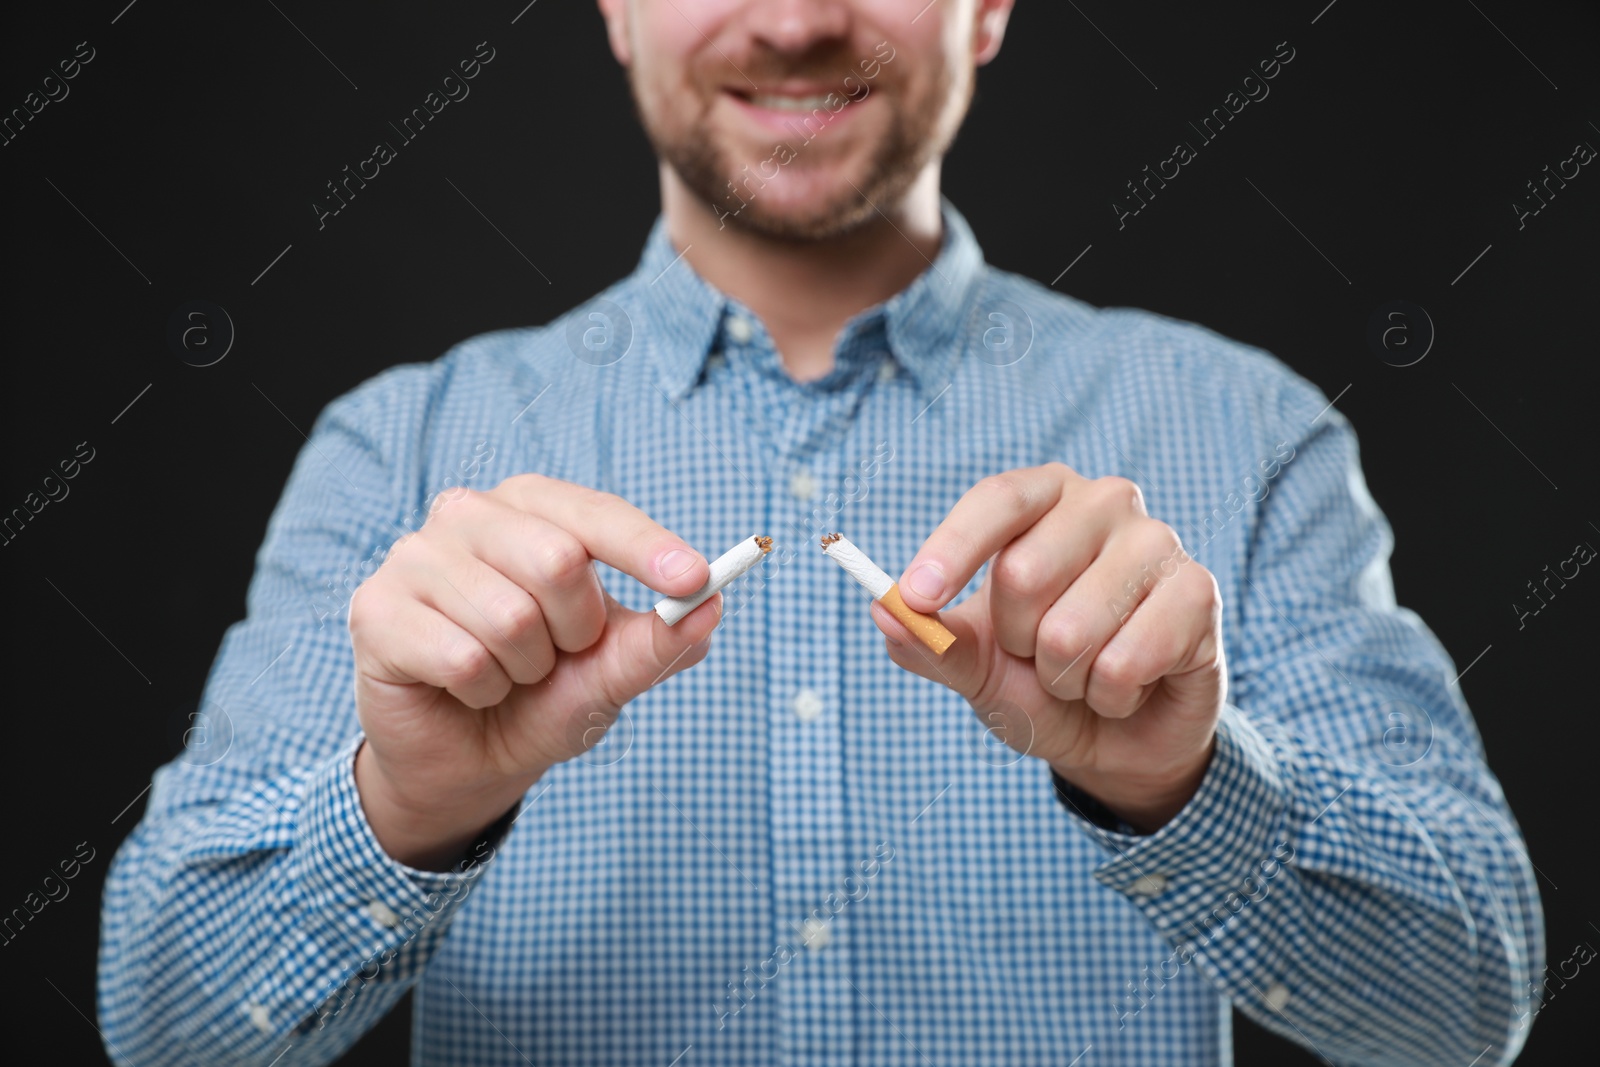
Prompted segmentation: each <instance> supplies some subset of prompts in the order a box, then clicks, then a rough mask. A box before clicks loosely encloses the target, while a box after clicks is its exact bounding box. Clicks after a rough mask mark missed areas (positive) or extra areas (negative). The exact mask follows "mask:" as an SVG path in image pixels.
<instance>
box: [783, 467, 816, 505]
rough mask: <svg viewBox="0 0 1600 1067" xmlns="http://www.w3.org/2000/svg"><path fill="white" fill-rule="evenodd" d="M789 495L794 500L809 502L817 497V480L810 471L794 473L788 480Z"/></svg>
mask: <svg viewBox="0 0 1600 1067" xmlns="http://www.w3.org/2000/svg"><path fill="white" fill-rule="evenodd" d="M789 495H790V496H792V497H794V498H795V499H796V500H810V499H811V498H812V497H814V496H816V495H817V480H816V479H815V478H813V477H811V472H810V471H795V473H794V477H792V478H790V479H789Z"/></svg>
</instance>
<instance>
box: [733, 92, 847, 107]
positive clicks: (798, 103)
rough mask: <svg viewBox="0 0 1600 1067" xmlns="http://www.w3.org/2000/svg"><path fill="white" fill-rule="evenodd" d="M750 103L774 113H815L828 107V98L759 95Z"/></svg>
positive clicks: (824, 96) (752, 98)
mask: <svg viewBox="0 0 1600 1067" xmlns="http://www.w3.org/2000/svg"><path fill="white" fill-rule="evenodd" d="M750 102H751V103H752V104H754V105H755V106H756V107H765V108H770V109H772V110H773V111H814V110H815V109H817V108H819V107H821V108H825V107H827V106H828V96H827V94H823V95H821V96H768V95H766V94H764V93H757V94H755V95H754V96H751V97H750Z"/></svg>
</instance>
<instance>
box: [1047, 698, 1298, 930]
mask: <svg viewBox="0 0 1600 1067" xmlns="http://www.w3.org/2000/svg"><path fill="white" fill-rule="evenodd" d="M1289 778H1290V775H1289V774H1288V772H1287V769H1286V768H1285V767H1284V765H1283V762H1282V760H1281V759H1280V758H1279V755H1278V753H1276V752H1275V751H1274V749H1273V747H1272V745H1271V744H1270V743H1269V742H1268V741H1267V740H1266V739H1265V738H1264V737H1263V736H1262V734H1261V732H1260V731H1259V730H1258V729H1257V728H1256V727H1255V726H1254V725H1253V724H1252V723H1251V722H1250V720H1249V719H1248V718H1247V717H1246V716H1245V714H1244V713H1243V712H1242V711H1240V710H1239V709H1238V708H1236V707H1234V706H1233V705H1231V704H1226V705H1224V706H1223V709H1222V714H1221V715H1220V717H1219V718H1218V720H1217V734H1216V748H1215V750H1214V752H1213V753H1212V757H1211V764H1210V766H1209V767H1207V768H1206V773H1205V776H1204V777H1203V778H1202V779H1201V781H1200V787H1199V789H1197V790H1196V791H1195V794H1194V796H1193V797H1191V798H1190V799H1189V803H1188V804H1186V805H1185V806H1184V807H1183V809H1182V810H1181V811H1179V812H1178V814H1177V815H1175V816H1173V818H1172V819H1171V820H1170V821H1168V823H1167V824H1166V825H1165V826H1163V827H1161V828H1160V829H1159V830H1157V831H1156V832H1155V833H1153V834H1149V835H1146V836H1139V835H1136V834H1133V833H1127V832H1121V831H1119V830H1117V829H1111V828H1108V827H1107V826H1105V825H1097V823H1096V821H1094V820H1091V819H1089V818H1086V817H1085V815H1084V813H1082V812H1079V813H1075V814H1074V818H1076V819H1078V820H1079V821H1080V823H1081V825H1082V826H1083V828H1084V830H1085V832H1086V833H1088V834H1089V836H1090V837H1092V838H1094V839H1095V840H1097V841H1099V842H1100V843H1101V844H1102V845H1104V846H1105V847H1106V848H1107V849H1108V850H1109V851H1111V852H1112V853H1114V856H1113V857H1112V858H1111V859H1109V860H1108V861H1107V862H1105V863H1104V864H1102V865H1101V866H1099V867H1097V868H1096V869H1095V871H1094V877H1095V879H1096V880H1097V881H1099V882H1100V883H1101V884H1102V885H1105V886H1107V887H1109V888H1111V889H1115V890H1117V891H1118V892H1120V893H1122V894H1124V895H1125V896H1127V897H1128V898H1129V899H1130V900H1132V901H1133V902H1134V903H1135V904H1137V905H1138V906H1139V907H1140V908H1141V909H1142V910H1143V911H1144V912H1145V914H1146V916H1147V917H1149V918H1150V919H1151V921H1152V922H1154V923H1155V925H1156V926H1157V928H1159V929H1160V930H1161V931H1162V932H1163V933H1164V934H1166V935H1167V936H1169V937H1170V938H1172V939H1173V940H1174V941H1182V940H1183V939H1185V938H1188V937H1190V936H1193V933H1194V931H1195V930H1196V929H1197V928H1198V926H1199V923H1200V921H1201V920H1202V919H1203V918H1204V917H1206V916H1208V915H1211V914H1212V913H1213V912H1214V911H1215V910H1216V908H1217V907H1218V905H1219V904H1220V903H1222V902H1224V901H1226V900H1228V899H1229V898H1230V894H1232V895H1237V896H1239V897H1241V898H1243V897H1247V896H1249V895H1250V894H1251V893H1252V892H1255V889H1254V888H1252V887H1255V886H1259V885H1260V884H1262V883H1263V882H1264V881H1265V880H1269V879H1271V878H1272V877H1273V876H1275V875H1276V874H1277V873H1278V870H1279V867H1280V865H1281V864H1283V863H1284V862H1286V861H1287V860H1288V859H1289V858H1290V857H1292V856H1293V854H1294V852H1293V849H1292V847H1291V846H1290V844H1289V839H1288V825H1289V814H1290V807H1291V790H1290V787H1289ZM1058 795H1059V793H1058ZM1068 810H1071V807H1070V806H1069V807H1068ZM1085 810H1086V811H1087V810H1088V809H1085ZM1091 814H1092V813H1091ZM1114 818H1115V817H1114V816H1113V819H1114ZM1102 821H1103V820H1102ZM1124 829H1131V828H1128V827H1125V826H1124Z"/></svg>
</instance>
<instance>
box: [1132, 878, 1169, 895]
mask: <svg viewBox="0 0 1600 1067" xmlns="http://www.w3.org/2000/svg"><path fill="white" fill-rule="evenodd" d="M1166 888H1167V876H1166V875H1164V874H1145V875H1140V876H1139V877H1138V878H1137V879H1136V880H1135V881H1134V883H1133V884H1132V885H1130V886H1129V887H1128V892H1130V893H1132V894H1133V895H1134V896H1139V897H1153V896H1155V895H1156V894H1157V893H1160V892H1161V891H1162V890H1164V889H1166Z"/></svg>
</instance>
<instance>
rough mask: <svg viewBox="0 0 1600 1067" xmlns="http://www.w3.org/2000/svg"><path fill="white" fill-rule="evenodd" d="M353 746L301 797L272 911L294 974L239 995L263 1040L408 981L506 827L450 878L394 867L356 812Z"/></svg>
mask: <svg viewBox="0 0 1600 1067" xmlns="http://www.w3.org/2000/svg"><path fill="white" fill-rule="evenodd" d="M363 740H364V737H363V736H362V735H359V734H358V735H357V736H356V737H355V738H353V739H352V740H351V741H350V742H349V743H348V744H346V745H345V746H344V747H343V748H341V749H340V750H339V752H338V753H337V754H336V755H335V756H334V757H333V758H332V759H330V760H329V761H328V762H327V763H326V764H325V765H324V766H323V767H321V768H320V769H318V770H317V771H316V772H315V773H314V774H313V775H312V777H311V778H310V779H309V780H307V782H306V785H305V787H304V792H303V793H302V794H301V796H302V802H301V807H300V810H299V813H298V816H297V818H296V820H295V828H294V831H293V833H294V843H293V846H292V848H291V855H292V857H293V859H292V861H291V862H292V864H293V867H294V868H295V870H294V875H293V877H291V878H290V879H289V880H288V885H289V886H291V887H292V889H291V890H290V892H289V894H288V899H286V900H284V901H282V902H281V904H282V906H284V907H285V908H287V909H289V910H290V911H291V914H292V915H293V921H292V922H291V923H290V924H289V926H288V928H287V936H286V939H285V940H286V943H285V944H284V945H282V946H281V953H282V955H281V958H280V962H282V963H287V962H290V961H292V962H293V964H294V969H293V970H290V971H289V973H288V974H287V975H286V974H285V973H284V970H282V969H279V968H271V969H269V973H267V974H264V975H261V976H260V978H259V979H258V981H257V982H256V983H254V988H249V987H247V988H249V993H248V1001H247V1003H248V1009H247V1010H248V1011H249V1012H250V1014H251V1016H252V1021H253V1022H255V1024H256V1025H257V1027H258V1028H260V1029H262V1030H263V1031H264V1032H265V1031H270V1030H279V1032H281V1030H280V1028H281V1027H284V1026H293V1025H295V1024H296V1023H298V1027H297V1029H298V1030H299V1031H300V1032H305V1031H307V1030H310V1029H317V1028H320V1027H321V1026H322V1025H325V1024H326V1023H327V1022H328V1021H329V1020H330V1019H331V1018H332V1017H333V1016H334V1015H336V1014H337V1013H338V1012H339V1011H340V1010H341V1009H342V1008H343V1007H344V1005H345V1004H346V1003H348V1002H349V1000H350V999H351V998H352V997H353V996H354V994H355V993H357V992H359V991H360V990H361V989H362V988H364V987H365V986H367V985H369V984H380V985H385V986H391V987H392V986H394V985H395V984H400V985H402V986H403V985H404V984H406V983H409V982H410V981H411V980H412V979H414V978H415V977H416V975H417V974H418V973H420V971H421V969H422V967H423V966H424V965H425V964H426V963H427V961H428V959H429V958H430V957H431V956H432V954H433V952H434V950H435V949H436V948H437V947H438V945H439V942H440V941H441V940H442V939H443V938H444V936H445V934H446V933H447V932H448V930H449V928H450V922H451V919H452V918H453V917H454V916H455V913H456V910H457V909H458V908H459V907H460V906H461V903H462V902H463V901H464V900H465V899H466V896H467V893H468V891H469V890H470V889H471V887H472V886H473V885H474V884H475V883H476V882H477V880H478V879H479V878H481V877H482V876H483V874H484V871H485V870H486V868H487V865H488V863H489V861H490V860H491V859H492V858H493V856H494V853H495V846H496V844H497V843H498V842H499V840H500V839H501V837H502V836H503V835H504V832H505V830H506V828H507V827H508V826H509V824H510V813H509V812H508V813H507V815H506V816H505V817H503V818H502V819H501V820H500V821H499V822H497V823H496V824H495V826H493V827H491V828H490V830H489V831H487V833H486V835H485V837H484V839H483V840H481V841H480V842H478V844H477V845H476V846H475V847H474V848H473V849H471V850H470V851H469V854H468V855H467V856H466V857H465V858H464V859H463V860H462V861H461V862H460V863H458V864H457V865H456V867H455V868H454V869H452V870H450V871H443V872H440V871H423V870H418V869H416V868H413V867H410V866H407V865H406V864H403V863H400V862H399V861H398V860H395V859H394V858H393V857H391V856H390V855H389V854H388V853H386V852H385V851H384V850H383V846H382V845H380V844H379V843H378V839H377V836H376V835H375V834H374V833H373V830H372V826H371V824H369V823H368V822H367V817H366V813H365V811H364V810H363V809H362V807H361V796H360V793H359V792H358V790H357V789H356V782H355V754H356V751H357V749H359V748H360V746H361V743H362V741H363ZM395 995H398V993H396V994H395ZM367 996H368V998H369V999H370V998H371V997H372V994H370V993H369V994H368V995H367ZM280 1012H281V1013H283V1014H282V1015H280V1014H279V1013H280Z"/></svg>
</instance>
